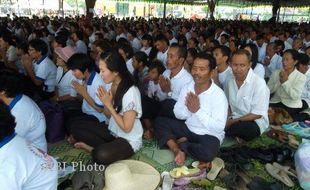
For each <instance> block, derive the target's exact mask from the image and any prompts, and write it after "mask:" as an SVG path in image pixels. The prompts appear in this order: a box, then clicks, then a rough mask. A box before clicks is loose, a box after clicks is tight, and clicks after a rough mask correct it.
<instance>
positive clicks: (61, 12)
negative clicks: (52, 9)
mask: <svg viewBox="0 0 310 190" xmlns="http://www.w3.org/2000/svg"><path fill="white" fill-rule="evenodd" d="M58 14H61V15H62V17H64V16H65V14H64V1H63V0H59V9H58Z"/></svg>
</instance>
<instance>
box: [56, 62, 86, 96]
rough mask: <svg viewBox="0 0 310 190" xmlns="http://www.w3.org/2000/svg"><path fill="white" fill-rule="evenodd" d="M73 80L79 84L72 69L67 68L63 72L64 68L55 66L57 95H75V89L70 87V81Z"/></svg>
mask: <svg viewBox="0 0 310 190" xmlns="http://www.w3.org/2000/svg"><path fill="white" fill-rule="evenodd" d="M73 80H75V81H78V82H79V83H80V84H81V81H79V80H78V79H77V78H75V77H74V75H73V74H72V70H68V71H67V72H66V73H64V69H63V68H62V67H57V75H56V86H57V91H58V96H60V97H61V96H65V95H70V96H72V97H76V96H77V92H76V90H75V89H74V88H73V87H72V85H71V82H72V81H73Z"/></svg>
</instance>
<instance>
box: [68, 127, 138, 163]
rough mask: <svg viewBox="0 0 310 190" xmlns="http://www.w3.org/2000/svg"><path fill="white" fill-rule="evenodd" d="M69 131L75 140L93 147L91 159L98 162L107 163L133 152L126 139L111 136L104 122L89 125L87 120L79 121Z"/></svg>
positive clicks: (125, 157)
mask: <svg viewBox="0 0 310 190" xmlns="http://www.w3.org/2000/svg"><path fill="white" fill-rule="evenodd" d="M71 132H72V135H73V137H74V138H75V140H77V141H80V142H84V143H86V144H88V145H90V146H92V147H94V149H93V151H92V153H91V154H92V158H93V161H94V162H96V163H98V164H104V165H108V164H111V163H113V162H115V161H118V160H123V159H127V158H129V157H130V156H132V155H133V154H134V151H133V149H132V147H131V145H130V144H129V143H128V141H127V140H126V139H123V138H115V137H114V136H112V135H111V134H110V131H109V130H108V127H107V126H106V125H104V124H100V123H97V124H96V123H94V124H92V125H89V122H87V121H81V122H79V123H78V124H77V125H76V126H75V127H74V128H72V131H71Z"/></svg>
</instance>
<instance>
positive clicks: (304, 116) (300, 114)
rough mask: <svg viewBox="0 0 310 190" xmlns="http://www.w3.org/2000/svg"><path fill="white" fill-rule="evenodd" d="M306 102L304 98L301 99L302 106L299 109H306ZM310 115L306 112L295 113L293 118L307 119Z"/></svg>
mask: <svg viewBox="0 0 310 190" xmlns="http://www.w3.org/2000/svg"><path fill="white" fill-rule="evenodd" d="M308 108H309V106H308V103H307V102H306V101H305V100H302V108H301V110H305V109H308ZM309 119H310V116H309V115H308V114H307V113H300V112H299V113H297V114H296V115H294V116H293V120H294V121H305V120H309Z"/></svg>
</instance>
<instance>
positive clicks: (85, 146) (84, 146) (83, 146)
mask: <svg viewBox="0 0 310 190" xmlns="http://www.w3.org/2000/svg"><path fill="white" fill-rule="evenodd" d="M74 147H75V148H77V149H83V150H86V151H87V152H89V153H90V152H91V151H93V149H94V147H92V146H89V145H88V144H85V143H83V142H77V143H75V144H74Z"/></svg>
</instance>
